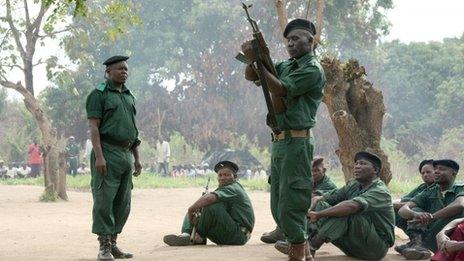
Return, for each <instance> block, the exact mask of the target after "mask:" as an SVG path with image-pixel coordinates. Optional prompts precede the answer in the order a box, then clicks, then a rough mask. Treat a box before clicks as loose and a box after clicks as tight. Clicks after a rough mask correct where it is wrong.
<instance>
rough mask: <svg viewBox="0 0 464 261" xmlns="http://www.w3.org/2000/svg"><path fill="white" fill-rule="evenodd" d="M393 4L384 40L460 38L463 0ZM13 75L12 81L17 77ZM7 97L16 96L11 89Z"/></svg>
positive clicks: (51, 49) (397, 0)
mask: <svg viewBox="0 0 464 261" xmlns="http://www.w3.org/2000/svg"><path fill="white" fill-rule="evenodd" d="M340 1H342V0H340ZM393 3H394V8H393V10H391V11H389V12H388V13H387V17H388V18H389V19H390V21H391V23H392V27H391V31H390V35H388V36H387V37H385V38H384V41H391V40H394V39H399V40H400V41H402V42H406V43H409V42H424V41H441V40H442V39H443V38H446V37H460V36H461V35H462V34H463V33H464V15H463V13H464V0H393ZM50 53H53V54H54V55H58V57H63V52H62V51H60V48H59V46H58V44H57V43H56V42H49V43H47V44H46V46H45V47H39V49H38V50H37V54H38V55H47V54H50ZM34 73H35V78H34V83H35V87H36V90H37V91H36V93H39V92H40V91H42V90H43V89H44V88H45V87H46V86H47V85H48V81H47V79H46V73H45V67H44V66H43V67H39V68H36V69H35V71H34ZM14 78H15V79H14V80H15V81H17V80H19V79H17V77H14ZM10 98H19V96H18V95H17V94H14V92H13V91H11V92H10Z"/></svg>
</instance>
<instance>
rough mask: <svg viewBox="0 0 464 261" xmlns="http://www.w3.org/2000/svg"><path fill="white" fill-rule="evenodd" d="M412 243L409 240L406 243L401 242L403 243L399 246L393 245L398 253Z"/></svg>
mask: <svg viewBox="0 0 464 261" xmlns="http://www.w3.org/2000/svg"><path fill="white" fill-rule="evenodd" d="M413 243H414V242H412V240H411V241H409V242H408V243H406V244H403V245H399V246H395V248H394V249H395V251H396V252H398V253H400V254H401V253H403V251H404V250H405V249H406V248H409V247H412V246H413Z"/></svg>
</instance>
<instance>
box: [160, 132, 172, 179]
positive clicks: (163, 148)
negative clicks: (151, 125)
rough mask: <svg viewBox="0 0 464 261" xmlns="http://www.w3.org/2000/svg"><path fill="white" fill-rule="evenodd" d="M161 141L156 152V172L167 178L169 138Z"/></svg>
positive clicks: (169, 151) (169, 152) (169, 154)
mask: <svg viewBox="0 0 464 261" xmlns="http://www.w3.org/2000/svg"><path fill="white" fill-rule="evenodd" d="M161 139H162V142H161V144H160V147H159V151H158V153H159V154H158V155H159V157H158V164H159V165H158V172H160V173H161V174H162V175H163V176H165V177H166V176H168V173H169V157H170V156H171V147H170V146H169V138H166V139H163V138H161Z"/></svg>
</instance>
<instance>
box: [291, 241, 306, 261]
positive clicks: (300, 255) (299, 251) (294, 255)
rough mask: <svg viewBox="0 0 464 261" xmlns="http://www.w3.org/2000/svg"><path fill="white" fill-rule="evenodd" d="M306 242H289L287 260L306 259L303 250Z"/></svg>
mask: <svg viewBox="0 0 464 261" xmlns="http://www.w3.org/2000/svg"><path fill="white" fill-rule="evenodd" d="M305 246H306V242H303V243H301V244H290V249H289V251H288V261H306V257H305V250H306V247H305Z"/></svg>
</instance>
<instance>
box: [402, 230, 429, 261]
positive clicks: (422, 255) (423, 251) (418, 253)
mask: <svg viewBox="0 0 464 261" xmlns="http://www.w3.org/2000/svg"><path fill="white" fill-rule="evenodd" d="M411 241H412V242H413V243H412V246H411V247H408V248H405V249H404V250H403V251H402V252H401V255H403V256H404V258H406V260H421V259H430V256H431V254H430V251H429V250H428V249H427V247H425V245H424V243H423V234H422V233H415V234H413V235H412V236H411Z"/></svg>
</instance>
